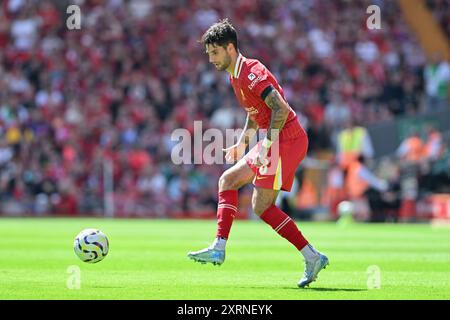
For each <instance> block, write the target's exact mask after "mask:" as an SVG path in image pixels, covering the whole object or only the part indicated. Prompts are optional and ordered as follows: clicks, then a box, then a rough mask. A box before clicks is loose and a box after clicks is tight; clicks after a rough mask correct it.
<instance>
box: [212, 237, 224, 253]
mask: <svg viewBox="0 0 450 320" xmlns="http://www.w3.org/2000/svg"><path fill="white" fill-rule="evenodd" d="M226 245H227V239H224V238H220V237H217V238H216V239H214V242H213V243H212V245H211V248H214V249H216V250H220V251H224V250H225V246H226Z"/></svg>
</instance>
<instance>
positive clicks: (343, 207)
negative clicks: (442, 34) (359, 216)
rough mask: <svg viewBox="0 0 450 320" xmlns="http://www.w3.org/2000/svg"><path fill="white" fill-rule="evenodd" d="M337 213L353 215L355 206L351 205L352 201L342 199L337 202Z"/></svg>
mask: <svg viewBox="0 0 450 320" xmlns="http://www.w3.org/2000/svg"><path fill="white" fill-rule="evenodd" d="M337 210H338V213H339V216H341V217H343V216H351V215H353V213H354V211H355V208H354V206H353V203H352V202H350V201H342V202H340V203H339V204H338V208H337Z"/></svg>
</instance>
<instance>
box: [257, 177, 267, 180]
mask: <svg viewBox="0 0 450 320" xmlns="http://www.w3.org/2000/svg"><path fill="white" fill-rule="evenodd" d="M266 178H268V177H256V180H262V179H266Z"/></svg>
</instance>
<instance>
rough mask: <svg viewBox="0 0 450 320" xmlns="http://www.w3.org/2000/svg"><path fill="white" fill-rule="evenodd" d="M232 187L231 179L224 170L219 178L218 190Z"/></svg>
mask: <svg viewBox="0 0 450 320" xmlns="http://www.w3.org/2000/svg"><path fill="white" fill-rule="evenodd" d="M232 189H234V188H233V179H232V178H231V176H230V175H229V174H227V173H226V172H225V173H223V174H222V175H221V176H220V178H219V191H224V190H232Z"/></svg>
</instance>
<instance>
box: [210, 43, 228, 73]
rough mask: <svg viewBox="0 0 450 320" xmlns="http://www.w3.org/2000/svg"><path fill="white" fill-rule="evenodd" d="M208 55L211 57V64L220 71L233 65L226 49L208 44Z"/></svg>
mask: <svg viewBox="0 0 450 320" xmlns="http://www.w3.org/2000/svg"><path fill="white" fill-rule="evenodd" d="M206 53H207V54H208V56H209V62H210V63H212V64H213V65H214V66H215V67H216V69H217V70H219V71H224V70H226V69H227V68H228V66H229V65H230V63H231V56H230V55H229V54H228V52H227V50H225V48H224V47H221V46H217V45H213V44H207V45H206Z"/></svg>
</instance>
